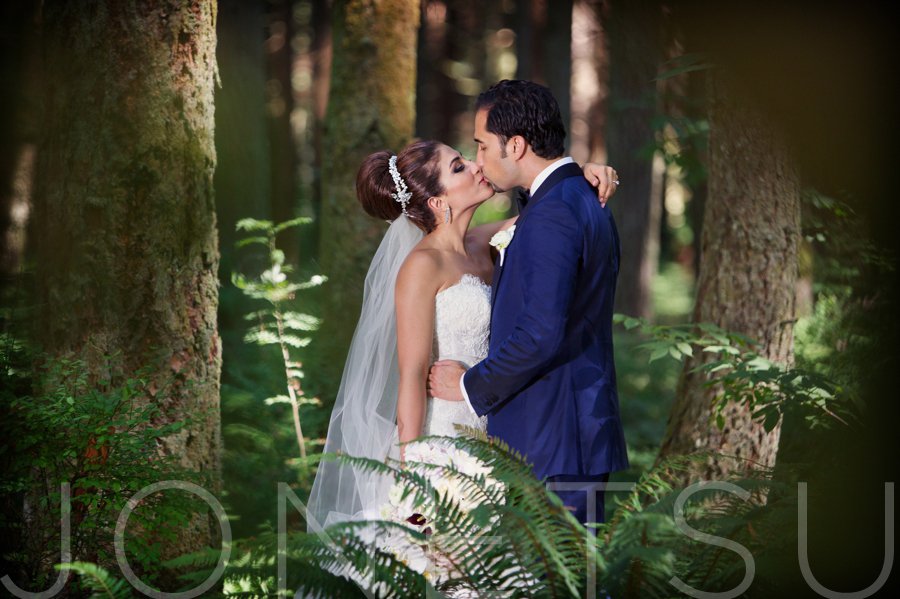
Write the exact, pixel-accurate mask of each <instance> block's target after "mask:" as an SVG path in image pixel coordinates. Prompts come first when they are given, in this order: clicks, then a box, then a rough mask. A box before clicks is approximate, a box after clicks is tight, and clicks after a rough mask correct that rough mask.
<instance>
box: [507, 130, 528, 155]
mask: <svg viewBox="0 0 900 599" xmlns="http://www.w3.org/2000/svg"><path fill="white" fill-rule="evenodd" d="M527 147H528V144H527V142H526V141H525V138H524V137H522V136H521V135H513V136H512V137H510V138H509V140H508V141H507V142H506V153H507V154H508V155H509V157H510V158H512V159H513V160H520V159H521V158H522V157H523V156H525V150H526V148H527Z"/></svg>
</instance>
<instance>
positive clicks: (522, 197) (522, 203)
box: [516, 191, 531, 214]
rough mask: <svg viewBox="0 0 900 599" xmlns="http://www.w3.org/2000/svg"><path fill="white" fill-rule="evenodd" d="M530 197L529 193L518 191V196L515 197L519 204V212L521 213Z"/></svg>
mask: <svg viewBox="0 0 900 599" xmlns="http://www.w3.org/2000/svg"><path fill="white" fill-rule="evenodd" d="M530 199H531V195H529V193H528V192H527V191H520V192H519V197H518V198H517V199H516V201H517V202H518V204H519V214H521V213H522V209H523V208H525V206H526V205H527V204H528V200H530Z"/></svg>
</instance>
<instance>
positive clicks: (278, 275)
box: [259, 264, 287, 283]
mask: <svg viewBox="0 0 900 599" xmlns="http://www.w3.org/2000/svg"><path fill="white" fill-rule="evenodd" d="M259 278H260V279H262V280H263V281H269V282H271V283H283V282H284V280H285V279H286V278H287V275H285V274H284V273H283V272H281V265H280V264H276V265H275V266H273V267H272V268H271V269H270V270H267V271H265V272H264V273H262V275H260V277H259Z"/></svg>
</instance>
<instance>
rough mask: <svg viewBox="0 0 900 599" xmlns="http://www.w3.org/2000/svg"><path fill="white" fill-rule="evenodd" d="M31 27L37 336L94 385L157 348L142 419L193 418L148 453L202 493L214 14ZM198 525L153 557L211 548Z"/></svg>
mask: <svg viewBox="0 0 900 599" xmlns="http://www.w3.org/2000/svg"><path fill="white" fill-rule="evenodd" d="M43 19H44V21H43V25H44V31H43V35H42V38H43V55H44V67H45V77H44V84H45V88H44V94H43V96H44V97H43V99H44V108H45V110H44V114H43V119H42V128H41V131H40V139H39V145H38V162H37V177H36V186H35V221H36V224H37V226H36V236H37V239H36V240H35V258H36V277H35V279H36V282H37V283H36V285H37V289H36V294H37V302H36V303H37V305H38V306H39V312H38V317H37V318H36V325H35V334H36V337H37V340H38V341H39V342H40V343H41V344H42V345H43V347H44V349H45V351H47V352H48V353H49V354H50V355H51V356H54V357H67V358H68V357H79V358H82V359H85V360H86V361H87V363H88V365H89V367H90V368H91V369H93V370H94V375H95V376H96V375H98V374H99V373H100V372H102V369H103V367H104V360H103V356H104V355H112V354H114V353H115V352H121V354H120V355H121V359H122V365H121V366H122V368H123V369H124V372H126V373H127V372H133V371H134V370H135V369H136V368H138V367H139V366H142V365H144V364H145V363H146V358H145V356H144V354H145V352H150V351H152V350H153V348H162V349H164V350H165V351H166V352H167V354H168V355H169V360H168V361H167V362H166V364H165V368H164V370H165V371H164V372H158V373H156V375H155V377H154V379H153V380H151V383H150V387H151V388H152V387H153V386H154V385H157V386H162V381H164V380H168V379H170V378H172V377H173V376H174V378H175V383H174V386H171V387H169V388H168V389H169V390H170V391H171V395H170V397H169V399H168V400H167V402H168V404H167V405H166V406H165V408H166V410H165V412H164V413H163V414H162V415H161V416H160V417H159V421H158V422H157V424H164V423H166V422H172V421H176V420H181V419H183V415H184V414H189V415H192V416H198V415H200V414H203V415H201V416H198V419H199V422H198V423H197V424H195V425H194V426H193V427H191V428H190V429H186V430H184V431H182V432H181V433H180V434H177V435H173V436H170V437H168V438H166V439H165V442H164V444H163V446H162V447H161V448H160V451H161V452H163V453H165V454H167V455H176V456H179V457H180V458H181V463H182V465H183V466H186V467H189V468H192V469H195V470H197V471H205V472H208V473H211V474H212V475H213V478H214V479H215V481H216V482H215V484H214V487H215V488H213V489H210V491H212V492H213V493H216V492H218V491H219V490H220V483H219V482H218V479H219V470H220V454H221V441H220V424H219V416H218V414H217V413H214V414H209V413H204V412H206V411H207V410H209V409H216V408H218V405H219V371H220V364H221V356H220V352H219V347H220V340H219V336H218V334H217V329H216V308H217V305H218V279H217V277H216V268H217V265H218V261H219V256H218V250H217V247H216V226H215V206H214V199H213V171H214V168H215V164H216V154H215V149H214V145H213V82H214V78H215V73H216V61H215V45H216V34H215V22H216V6H215V3H214V2H213V1H212V0H190V1H184V2H180V3H147V2H133V1H129V2H123V1H120V0H106V1H94V2H66V1H63V0H45V2H44V5H43ZM179 371H180V373H179ZM157 377H158V378H157ZM187 383H190V385H191V386H190V387H189V388H188V387H186V384H187ZM210 516H211V512H209V513H200V514H196V515H195V517H194V518H192V520H191V522H190V523H188V524H187V525H186V526H185V527H184V528H183V529H181V530H180V531H177V538H176V541H175V542H168V543H164V544H163V554H162V558H163V559H169V558H172V557H174V556H175V555H180V554H182V553H187V552H191V551H198V550H200V549H202V548H204V547H209V546H215V545H216V544H217V543H218V539H219V537H220V529H219V523H218V520H217V519H216V518H215V517H210ZM172 584H173V585H177V584H179V583H177V582H173V583H172Z"/></svg>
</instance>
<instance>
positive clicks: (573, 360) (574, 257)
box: [464, 164, 628, 478]
mask: <svg viewBox="0 0 900 599" xmlns="http://www.w3.org/2000/svg"><path fill="white" fill-rule="evenodd" d="M619 257H620V247H619V234H618V231H617V230H616V225H615V222H614V221H613V218H612V215H611V214H610V212H609V209H608V208H604V207H601V206H600V203H599V202H598V201H597V197H596V192H595V191H594V190H593V189H592V188H591V187H590V186H589V185H588V183H587V181H586V180H585V179H584V176H583V174H582V172H581V169H580V168H579V167H578V166H577V165H575V164H568V165H564V166H562V167H560V168H558V169H556V170H555V171H553V172H552V173H551V175H550V177H549V178H548V179H547V180H546V181H545V182H544V183H543V184H542V185H541V186H540V188H539V189H538V190H537V191H536V193H535V195H534V196H533V197H532V198H531V200H530V201H529V202H528V204H527V205H526V206H525V208H524V209H523V210H522V212H521V214H520V215H519V219H518V221H517V222H516V229H515V234H514V235H513V239H512V241H511V242H510V244H509V246H508V247H507V248H506V255H505V256H504V263H503V265H502V266H501V265H500V262H499V260H498V261H497V264H496V265H495V270H494V281H493V295H492V311H491V343H490V352H489V354H488V357H487V358H486V359H485V360H483V361H482V362H479V363H478V364H476V365H475V366H474V367H472V368H471V369H469V371H468V372H466V374H465V376H464V383H465V387H466V392H467V393H468V396H469V401H470V403H471V404H472V407H473V408H474V409H475V411H476V412H478V414H479V415H484V414H487V415H488V434H490V435H492V436H495V437H498V438H500V439H502V440H503V441H505V442H507V443H508V444H509V445H510V446H511V447H512V448H513V449H515V450H517V451H519V452H521V453H522V454H523V455H526V456H527V459H528V461H529V462H531V463H532V464H533V465H534V472H535V474H536V475H537V476H538V478H543V477H546V476H556V475H560V474H572V475H578V474H581V475H597V474H602V473H605V472H612V471H615V470H622V469H625V468H627V467H628V456H627V452H626V449H625V438H624V435H623V433H622V423H621V420H620V418H619V400H618V395H617V393H616V370H615V364H614V362H613V344H612V316H613V299H614V298H615V292H616V276H617V275H618V272H619Z"/></svg>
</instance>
